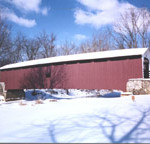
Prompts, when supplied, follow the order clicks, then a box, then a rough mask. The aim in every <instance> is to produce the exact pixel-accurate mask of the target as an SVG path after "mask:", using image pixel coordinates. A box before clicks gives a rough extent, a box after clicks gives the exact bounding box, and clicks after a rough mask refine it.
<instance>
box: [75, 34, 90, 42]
mask: <svg viewBox="0 0 150 144" xmlns="http://www.w3.org/2000/svg"><path fill="white" fill-rule="evenodd" d="M74 37H75V39H76V40H79V41H81V40H85V39H87V36H86V35H83V34H75V35H74Z"/></svg>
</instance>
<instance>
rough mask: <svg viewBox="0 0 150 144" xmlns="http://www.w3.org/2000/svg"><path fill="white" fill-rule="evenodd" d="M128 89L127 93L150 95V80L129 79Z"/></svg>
mask: <svg viewBox="0 0 150 144" xmlns="http://www.w3.org/2000/svg"><path fill="white" fill-rule="evenodd" d="M126 88H127V92H132V93H133V94H135V95H142V94H150V79H146V78H138V79H129V80H128V82H127V86H126Z"/></svg>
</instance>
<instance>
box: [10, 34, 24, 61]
mask: <svg viewBox="0 0 150 144" xmlns="http://www.w3.org/2000/svg"><path fill="white" fill-rule="evenodd" d="M25 43H26V37H25V36H24V35H23V34H21V33H18V34H17V36H16V37H15V39H14V40H13V58H12V61H13V63H16V62H19V61H23V60H24V58H25V56H24V54H25Z"/></svg>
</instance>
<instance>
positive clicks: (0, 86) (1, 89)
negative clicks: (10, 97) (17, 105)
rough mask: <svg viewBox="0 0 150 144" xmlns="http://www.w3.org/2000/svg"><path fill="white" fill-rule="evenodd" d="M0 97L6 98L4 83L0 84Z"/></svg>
mask: <svg viewBox="0 0 150 144" xmlns="http://www.w3.org/2000/svg"><path fill="white" fill-rule="evenodd" d="M0 95H2V96H4V97H5V98H6V91H5V83H4V82H0Z"/></svg>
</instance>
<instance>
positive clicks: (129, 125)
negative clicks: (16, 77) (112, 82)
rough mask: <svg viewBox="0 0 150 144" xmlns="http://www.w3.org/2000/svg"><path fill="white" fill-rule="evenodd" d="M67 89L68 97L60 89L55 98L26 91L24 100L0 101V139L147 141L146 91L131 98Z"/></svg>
mask: <svg viewBox="0 0 150 144" xmlns="http://www.w3.org/2000/svg"><path fill="white" fill-rule="evenodd" d="M69 92H70V94H69V95H70V97H72V98H70V97H69V96H68V95H66V94H64V92H62V91H61V90H60V91H59V92H57V93H55V92H53V94H54V95H55V96H56V97H57V99H54V97H53V96H52V97H49V98H50V99H46V98H45V100H42V101H37V100H32V101H31V99H30V98H31V97H29V95H30V94H31V91H27V92H26V94H27V96H28V98H27V97H26V99H27V100H18V101H11V102H5V103H3V104H1V105H0V129H1V130H0V142H29V143H30V142H42V143H46V142H49V143H50V142H53V143H54V142H57V143H62V142H66V143H71V142H74V143H76V142H78V143H79V142H86V143H87V142H89V143H90V142H93V143H96V142H100V143H104V142H109V143H127V142H133V143H144V142H147V143H150V95H139V96H135V101H133V100H132V96H124V97H116V98H103V97H88V98H85V97H83V98H81V96H82V95H83V93H80V92H77V91H76V92H77V93H76V95H78V96H76V95H75V92H74V91H72V94H71V91H69ZM79 93H80V94H79ZM61 94H62V95H61ZM84 94H85V95H89V96H91V93H89V92H88V93H86V92H85V91H84ZM65 95H66V97H65ZM85 95H84V96H85ZM45 96H46V95H45ZM79 96H80V97H79ZM93 96H94V95H93ZM38 97H39V96H38ZM58 97H59V98H58ZM75 97H76V98H75ZM77 97H78V98H77ZM73 98H74V99H73ZM29 99H30V101H29ZM38 103H40V104H38Z"/></svg>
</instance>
